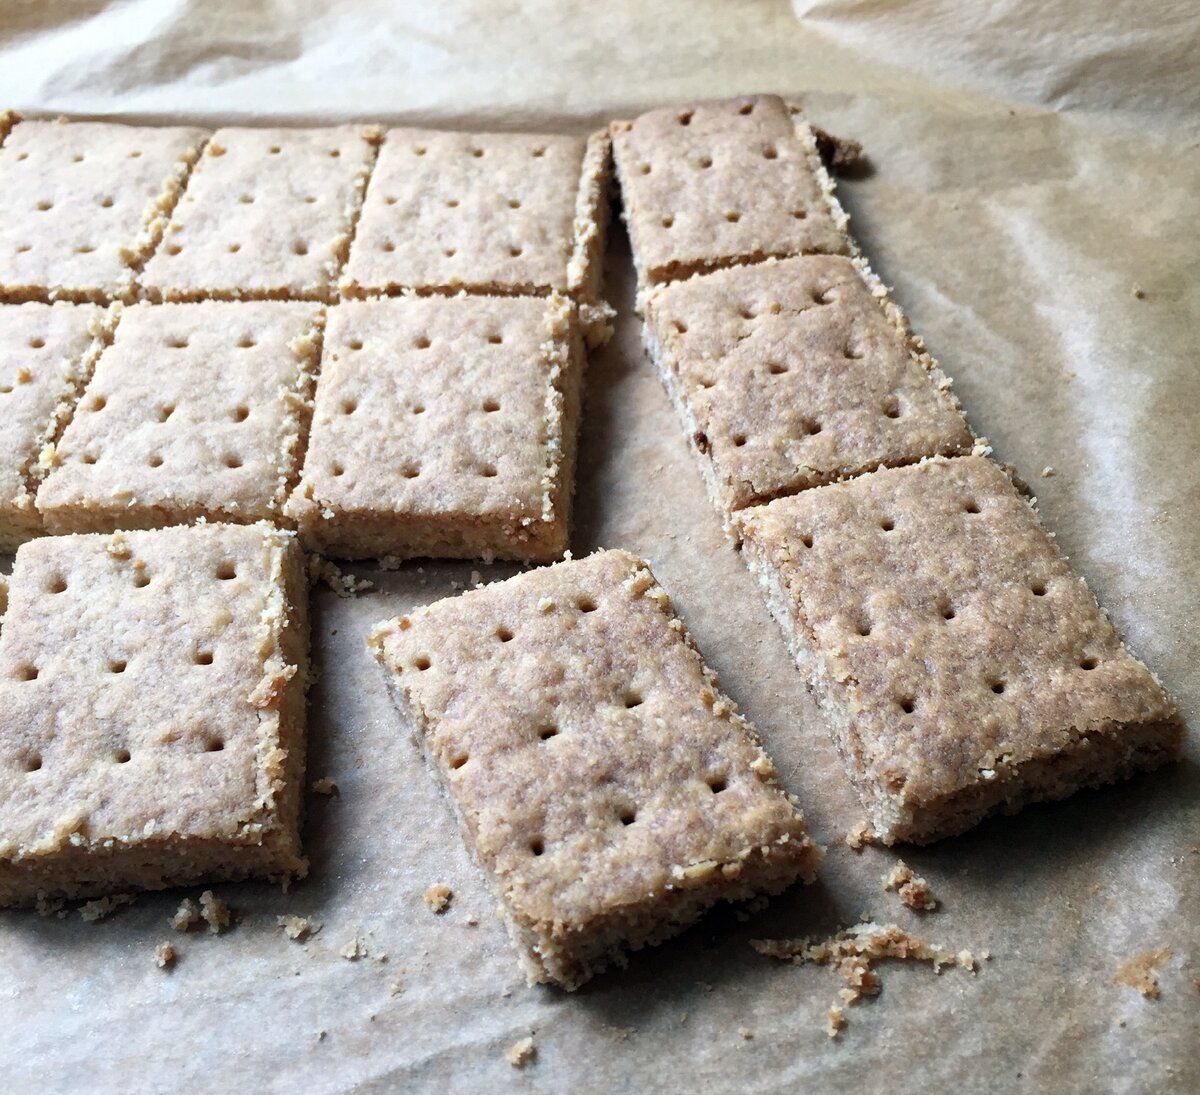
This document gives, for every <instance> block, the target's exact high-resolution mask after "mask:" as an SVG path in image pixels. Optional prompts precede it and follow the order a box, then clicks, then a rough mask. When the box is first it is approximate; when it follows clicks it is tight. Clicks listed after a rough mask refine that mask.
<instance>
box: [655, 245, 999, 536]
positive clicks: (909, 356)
mask: <svg viewBox="0 0 1200 1095" xmlns="http://www.w3.org/2000/svg"><path fill="white" fill-rule="evenodd" d="M879 289H880V291H882V287H879ZM882 302H883V304H884V306H883V307H882V308H881V307H880V299H879V294H878V293H875V292H872V287H871V286H870V285H869V284H868V282H867V281H866V280H864V277H863V275H862V273H861V270H860V268H859V266H857V265H856V263H855V262H854V261H853V260H851V259H849V258H846V257H844V256H841V255H806V256H802V257H797V258H789V259H782V260H778V261H777V260H774V259H768V260H766V261H765V262H762V263H757V264H754V265H750V266H734V267H730V268H729V269H725V270H719V271H716V272H714V273H712V274H703V275H697V276H694V277H691V278H688V279H687V280H686V281H676V282H672V283H670V284H667V285H660V286H656V287H654V288H653V289H652V290H650V291H649V292H648V293H647V294H646V296H645V297H644V298H643V311H644V315H645V320H646V322H645V325H644V327H643V334H644V337H645V340H646V345H647V350H648V352H649V354H650V357H651V359H652V360H653V361H654V362H655V364H656V365H657V367H658V371H659V374H660V376H661V377H662V380H663V383H664V384H665V386H666V388H667V391H668V393H669V394H670V396H671V398H672V401H673V402H674V404H675V407H676V409H677V411H678V413H679V416H680V418H681V420H682V422H683V425H684V429H685V430H686V432H687V435H688V437H689V438H690V439H691V444H692V447H693V449H694V450H695V451H696V453H697V456H698V458H699V462H700V467H701V469H702V470H703V472H704V476H705V480H706V482H707V484H708V489H709V494H710V495H711V497H712V499H713V501H714V502H715V504H716V505H717V507H718V508H719V509H720V510H722V511H723V512H724V514H725V515H726V518H727V519H728V517H729V515H730V514H732V513H733V512H735V511H736V510H739V509H742V508H744V507H746V506H751V505H757V504H759V503H762V502H766V501H770V500H771V499H772V498H777V497H780V496H783V495H787V494H795V493H796V492H798V491H801V490H807V489H808V488H810V487H814V486H819V485H820V484H822V483H828V482H833V481H835V480H838V479H845V478H848V477H850V476H855V475H860V474H862V473H863V472H866V471H871V470H872V469H874V468H877V467H880V466H895V465H900V464H912V463H916V462H917V461H918V460H920V459H922V458H923V457H926V456H934V455H938V454H941V455H947V456H953V455H958V454H961V453H967V452H970V451H971V449H972V446H973V445H974V443H975V439H974V437H973V436H972V434H971V430H970V429H969V427H968V426H967V424H966V422H965V421H964V420H963V416H962V410H961V408H960V406H959V403H958V400H957V399H955V397H954V395H953V394H952V393H951V392H950V390H949V388H950V381H949V380H948V379H947V378H946V376H945V375H944V374H943V373H942V371H941V369H940V368H938V365H937V363H936V362H935V361H934V360H933V359H932V358H931V357H929V355H928V354H926V353H925V352H924V349H923V347H922V346H921V344H920V342H919V341H918V340H917V339H915V338H914V337H913V336H912V334H911V332H910V331H909V329H908V325H907V323H906V322H905V320H904V317H903V315H902V314H901V313H900V310H899V309H898V308H896V307H895V306H894V305H891V304H890V302H889V301H888V300H887V297H886V295H884V296H883V297H882Z"/></svg>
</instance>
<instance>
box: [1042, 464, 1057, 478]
mask: <svg viewBox="0 0 1200 1095" xmlns="http://www.w3.org/2000/svg"><path fill="white" fill-rule="evenodd" d="M1054 474H1055V471H1054V466H1053V465H1052V464H1047V465H1046V466H1045V467H1044V468H1042V478H1043V479H1049V478H1050V476H1052V475H1054Z"/></svg>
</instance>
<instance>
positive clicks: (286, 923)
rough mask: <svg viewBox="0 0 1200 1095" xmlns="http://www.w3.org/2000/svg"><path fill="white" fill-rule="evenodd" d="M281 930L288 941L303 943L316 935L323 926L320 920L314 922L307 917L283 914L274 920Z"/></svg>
mask: <svg viewBox="0 0 1200 1095" xmlns="http://www.w3.org/2000/svg"><path fill="white" fill-rule="evenodd" d="M275 923H277V924H278V925H279V926H280V927H281V928H282V929H283V934H284V935H286V936H287V937H288V938H289V939H294V940H296V942H297V943H303V942H304V940H306V939H308V938H309V937H310V936H313V935H316V934H317V932H319V931H320V930H321V928H322V927H324V925H323V924H322V923H321V921H320V920H314V919H313V918H312V917H308V916H297V915H295V913H284V914H283V916H277V917H276V918H275Z"/></svg>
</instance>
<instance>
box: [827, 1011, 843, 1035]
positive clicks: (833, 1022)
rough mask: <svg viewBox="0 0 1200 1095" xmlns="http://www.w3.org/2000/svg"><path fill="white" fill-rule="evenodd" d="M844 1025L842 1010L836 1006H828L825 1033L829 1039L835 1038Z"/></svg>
mask: <svg viewBox="0 0 1200 1095" xmlns="http://www.w3.org/2000/svg"><path fill="white" fill-rule="evenodd" d="M845 1025H846V1016H845V1015H844V1014H843V1013H842V1009H841V1008H840V1007H838V1006H837V1004H830V1005H829V1010H828V1011H827V1012H826V1013H825V1033H826V1034H828V1035H829V1037H830V1038H836V1037H837V1036H838V1033H839V1032H840V1031H841V1029H842V1027H844V1026H845Z"/></svg>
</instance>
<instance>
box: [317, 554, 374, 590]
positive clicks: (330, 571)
mask: <svg viewBox="0 0 1200 1095" xmlns="http://www.w3.org/2000/svg"><path fill="white" fill-rule="evenodd" d="M309 576H310V578H311V579H312V581H313V582H324V583H325V584H326V585H327V586H328V587H329V588H330V589H332V590H333V592H334V593H336V594H337V595H338V596H339V597H342V598H346V597H356V596H357V595H358V594H360V593H366V592H367V591H368V590H372V589H374V588H375V583H374V582H372V581H370V580H369V579H366V578H356V577H355V576H354V575H353V574H343V573H342V570H341V568H340V567H337V566H335V565H334V564H333V563H331V562H330V561H329V560H328V559H321V558H319V557H318V556H313V558H312V559H311V560H310V562H309Z"/></svg>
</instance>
